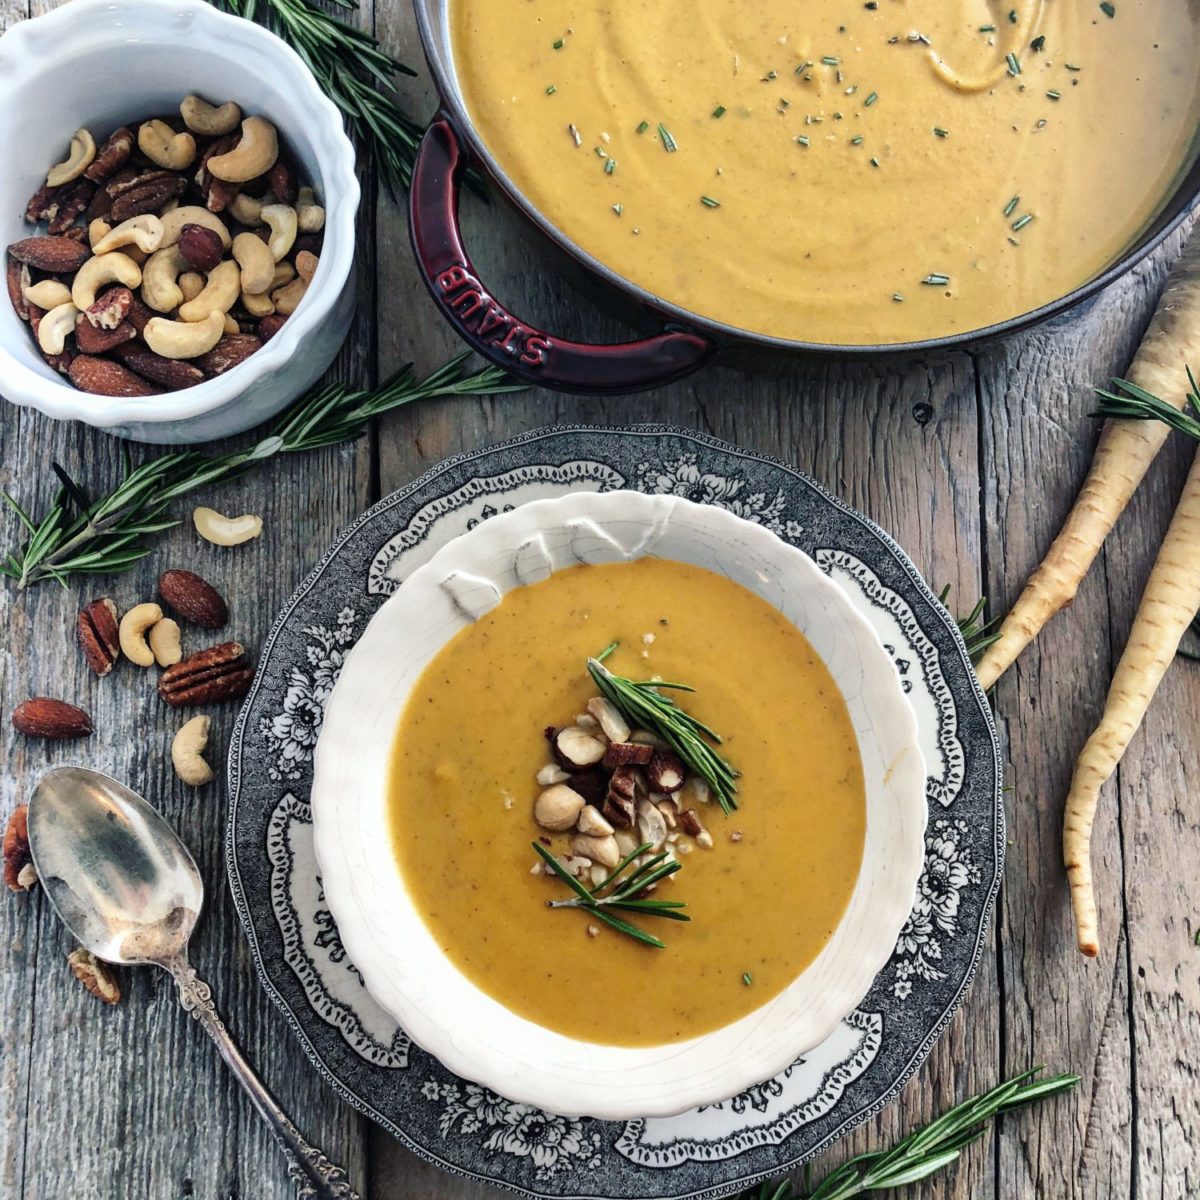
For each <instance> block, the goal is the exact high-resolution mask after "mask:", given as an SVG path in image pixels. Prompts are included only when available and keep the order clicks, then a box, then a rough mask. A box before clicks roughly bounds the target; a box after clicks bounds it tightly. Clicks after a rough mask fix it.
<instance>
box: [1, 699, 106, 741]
mask: <svg viewBox="0 0 1200 1200" xmlns="http://www.w3.org/2000/svg"><path fill="white" fill-rule="evenodd" d="M12 724H13V728H14V729H15V730H16V731H17V732H18V733H23V734H24V735H25V736H26V737H40V738H54V739H58V738H77V737H87V736H88V734H90V733H91V732H92V718H91V717H89V716H88V715H87V713H85V712H84V711H83V709H82V708H76V706H75V705H74V704H68V703H67V702H66V701H65V700H53V699H51V698H50V697H49V696H34V697H33V699H32V700H26V701H25V702H24V704H18V705H17V707H16V708H14V709H13V713H12Z"/></svg>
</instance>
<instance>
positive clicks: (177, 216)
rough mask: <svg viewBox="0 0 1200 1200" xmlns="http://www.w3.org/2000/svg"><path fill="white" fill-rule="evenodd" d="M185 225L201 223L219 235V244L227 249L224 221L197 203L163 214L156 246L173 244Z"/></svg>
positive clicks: (226, 230) (227, 241) (227, 237)
mask: <svg viewBox="0 0 1200 1200" xmlns="http://www.w3.org/2000/svg"><path fill="white" fill-rule="evenodd" d="M185 225H203V226H204V228H205V229H211V230H212V231H213V233H215V234H217V235H218V236H219V237H220V239H221V245H222V246H224V247H225V249H226V250H228V249H229V245H230V237H229V230H228V229H226V228H225V222H224V221H222V220H221V218H220V217H218V216H217V214H216V213H211V212H209V211H208V209H207V208H203V207H202V206H201V205H199V204H183V205H180V207H179V208H173V209H172V210H171V211H170V212H169V213H164V214H163V218H162V227H163V238H162V241H161V242H159V244H158V248H159V249H160V250H163V249H165V248H166V247H167V246H173V245H175V243H176V242H177V241H179V235H180V233H182V232H183V227H184V226H185Z"/></svg>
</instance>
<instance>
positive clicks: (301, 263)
mask: <svg viewBox="0 0 1200 1200" xmlns="http://www.w3.org/2000/svg"><path fill="white" fill-rule="evenodd" d="M320 261H321V260H320V258H318V257H317V255H315V254H313V253H312V251H311V250H301V251H300V253H299V254H297V255H296V274H297V275H299V276H300V278H301V279H303V280H304V282H305V283H312V279H313V276H314V275H315V274H316V273H317V264H318V263H319V262H320Z"/></svg>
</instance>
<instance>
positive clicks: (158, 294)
mask: <svg viewBox="0 0 1200 1200" xmlns="http://www.w3.org/2000/svg"><path fill="white" fill-rule="evenodd" d="M189 265H190V264H189V263H188V260H187V259H186V258H184V257H183V255H182V254H181V253H180V252H179V247H178V246H177V245H176V246H164V247H163V248H162V249H161V250H156V251H155V252H154V253H153V254H152V255H151V256H150V259H149V261H148V262H147V263H146V268H145V270H144V271H143V272H142V299H143V300H144V301H145V302H146V303H147V304H148V305H149V306H150V307H151V308H152V309H154V311H155V312H160V313H169V312H174V311H175V310H176V309H177V308H178V307H179V306H180V305H181V304H182V303H183V301H184V295H183V289H182V288H181V287H180V286H179V283H178V282H177V280H178V278H179V275H180V273H181V272H184V271H186V270H187V269H188V267H189ZM203 287H204V285H203V282H202V283H201V291H203Z"/></svg>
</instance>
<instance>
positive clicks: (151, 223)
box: [92, 213, 163, 254]
mask: <svg viewBox="0 0 1200 1200" xmlns="http://www.w3.org/2000/svg"><path fill="white" fill-rule="evenodd" d="M162 238H163V225H162V222H161V221H160V220H159V219H158V218H157V217H156V216H155V215H154V214H153V213H142V215H141V216H140V217H130V218H129V220H128V221H122V222H121V223H120V225H118V226H117V227H116V228H115V229H110V230H109V231H108V232H107V233H106V234H104V235H103V236H102V237H100V239H99V240H98V241H95V242H93V243H92V253H93V254H108V253H109V252H110V251H112V250H120V249H121V248H122V247H123V246H137V248H138V249H139V250H144V251H145V252H146V253H147V254H153V253H154V251H155V250H157V249H158V248H159V246H161V245H162Z"/></svg>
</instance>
